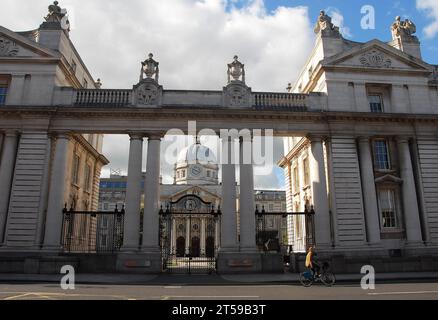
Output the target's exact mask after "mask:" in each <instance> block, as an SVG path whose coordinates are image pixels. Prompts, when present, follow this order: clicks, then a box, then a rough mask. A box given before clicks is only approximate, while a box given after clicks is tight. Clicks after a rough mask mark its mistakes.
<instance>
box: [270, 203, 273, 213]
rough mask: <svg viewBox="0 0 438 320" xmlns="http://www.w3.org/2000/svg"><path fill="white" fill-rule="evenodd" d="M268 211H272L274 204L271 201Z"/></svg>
mask: <svg viewBox="0 0 438 320" xmlns="http://www.w3.org/2000/svg"><path fill="white" fill-rule="evenodd" d="M269 212H274V204H273V203H270V204H269Z"/></svg>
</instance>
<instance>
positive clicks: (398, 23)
mask: <svg viewBox="0 0 438 320" xmlns="http://www.w3.org/2000/svg"><path fill="white" fill-rule="evenodd" d="M391 32H392V37H393V39H397V38H401V37H414V34H415V33H416V32H417V27H416V25H415V24H414V23H413V22H412V21H411V20H409V19H406V20H404V21H402V20H401V17H400V16H397V17H396V18H395V21H394V23H393V24H392V26H391Z"/></svg>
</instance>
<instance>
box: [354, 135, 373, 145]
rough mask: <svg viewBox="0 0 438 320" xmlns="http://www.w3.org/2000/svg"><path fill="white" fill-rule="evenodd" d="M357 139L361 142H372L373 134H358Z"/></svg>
mask: <svg viewBox="0 0 438 320" xmlns="http://www.w3.org/2000/svg"><path fill="white" fill-rule="evenodd" d="M356 139H357V141H358V142H359V143H370V141H371V136H358V137H357V138H356Z"/></svg>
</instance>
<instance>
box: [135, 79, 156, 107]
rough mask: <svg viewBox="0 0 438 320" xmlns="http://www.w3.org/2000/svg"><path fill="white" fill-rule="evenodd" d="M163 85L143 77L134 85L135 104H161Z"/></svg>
mask: <svg viewBox="0 0 438 320" xmlns="http://www.w3.org/2000/svg"><path fill="white" fill-rule="evenodd" d="M162 95H163V87H162V86H160V85H159V84H158V83H157V82H156V81H155V80H153V79H144V80H143V81H141V82H140V83H139V84H137V85H136V86H134V97H135V104H136V105H137V106H140V107H141V106H158V105H160V104H161V98H162Z"/></svg>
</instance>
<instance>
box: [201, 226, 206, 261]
mask: <svg viewBox="0 0 438 320" xmlns="http://www.w3.org/2000/svg"><path fill="white" fill-rule="evenodd" d="M205 228H206V224H205V218H201V256H205V241H206V237H205Z"/></svg>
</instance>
